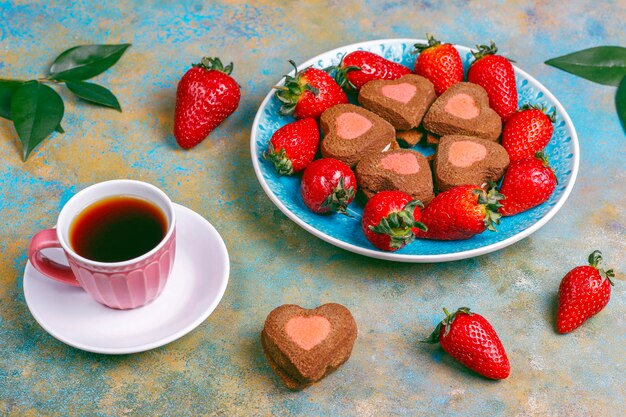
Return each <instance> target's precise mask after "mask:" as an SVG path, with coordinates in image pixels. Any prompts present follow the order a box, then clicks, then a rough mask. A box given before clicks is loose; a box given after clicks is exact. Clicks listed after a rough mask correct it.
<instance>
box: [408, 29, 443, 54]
mask: <svg viewBox="0 0 626 417" xmlns="http://www.w3.org/2000/svg"><path fill="white" fill-rule="evenodd" d="M426 42H427V43H416V44H415V45H413V46H414V47H415V51H413V54H418V53H422V52H424V51H425V50H427V49H428V48H432V47H433V46H439V45H441V41H439V40H437V39H435V37H434V36H433V35H431V34H430V33H427V34H426Z"/></svg>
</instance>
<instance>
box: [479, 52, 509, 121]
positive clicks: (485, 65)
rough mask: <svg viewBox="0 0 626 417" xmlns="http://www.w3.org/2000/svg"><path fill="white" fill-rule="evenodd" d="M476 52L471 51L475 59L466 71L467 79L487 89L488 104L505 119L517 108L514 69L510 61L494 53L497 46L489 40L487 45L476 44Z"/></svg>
mask: <svg viewBox="0 0 626 417" xmlns="http://www.w3.org/2000/svg"><path fill="white" fill-rule="evenodd" d="M476 47H477V48H478V51H477V52H472V55H474V58H475V59H476V60H475V61H474V62H473V63H472V65H471V66H470V69H469V71H468V73H467V80H468V81H469V82H471V83H474V84H478V85H480V86H481V87H482V88H484V89H485V90H486V91H487V95H488V96H489V106H490V107H491V108H492V109H494V110H495V111H496V113H498V115H500V117H501V118H502V120H504V121H506V119H507V118H508V117H509V116H510V115H511V114H512V113H513V112H514V111H515V110H517V84H515V70H514V69H513V65H512V64H511V62H510V61H509V60H508V59H507V58H505V57H503V56H501V55H496V54H497V52H498V48H497V47H496V45H495V44H494V43H493V42H491V44H490V45H489V46H487V45H477V46H476Z"/></svg>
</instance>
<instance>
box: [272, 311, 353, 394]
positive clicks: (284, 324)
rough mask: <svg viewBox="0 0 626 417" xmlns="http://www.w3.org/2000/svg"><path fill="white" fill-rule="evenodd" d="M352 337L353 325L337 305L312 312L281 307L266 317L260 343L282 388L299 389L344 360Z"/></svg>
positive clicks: (329, 371) (350, 319) (328, 372)
mask: <svg viewBox="0 0 626 417" xmlns="http://www.w3.org/2000/svg"><path fill="white" fill-rule="evenodd" d="M356 336H357V327H356V322H355V321H354V318H353V317H352V314H351V313H350V311H349V310H348V309H347V308H345V307H344V306H342V305H341V304H335V303H329V304H324V305H322V306H320V307H317V308H314V309H305V308H302V307H300V306H297V305H295V304H285V305H282V306H280V307H277V308H275V309H274V310H272V312H271V313H270V314H269V315H268V316H267V319H266V320H265V325H264V326H263V331H262V332H261V343H262V345H263V352H264V353H265V357H266V358H267V361H268V363H269V365H270V367H271V368H272V369H273V370H274V372H276V374H277V375H278V376H279V377H280V379H281V380H282V381H283V382H284V383H285V385H287V387H288V388H289V389H292V390H301V389H303V388H306V387H308V386H309V385H311V384H313V383H315V382H317V381H319V380H320V379H322V378H324V377H325V376H326V375H328V374H330V373H331V372H333V371H334V370H336V369H337V368H338V367H339V366H341V365H342V364H343V363H344V362H345V361H347V360H348V358H349V357H350V354H351V353H352V346H353V345H354V341H355V340H356Z"/></svg>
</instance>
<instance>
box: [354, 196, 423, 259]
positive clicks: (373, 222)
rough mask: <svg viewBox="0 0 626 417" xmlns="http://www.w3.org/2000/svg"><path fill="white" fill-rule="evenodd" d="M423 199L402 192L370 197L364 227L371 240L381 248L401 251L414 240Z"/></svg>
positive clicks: (365, 209) (364, 231)
mask: <svg viewBox="0 0 626 417" xmlns="http://www.w3.org/2000/svg"><path fill="white" fill-rule="evenodd" d="M418 207H423V205H422V203H421V202H420V201H419V200H414V199H413V198H411V197H410V196H409V195H407V194H405V193H403V192H401V191H381V192H379V193H377V194H376V195H374V196H373V197H372V198H370V199H369V201H368V202H367V204H365V208H364V209H363V219H362V222H361V226H362V228H363V233H365V237H366V238H367V240H369V241H370V243H372V245H374V246H376V247H377V248H379V249H382V250H387V251H395V250H398V249H400V248H402V247H404V246H405V245H408V244H409V243H411V242H413V240H414V239H415V234H416V233H417V231H418V230H426V227H425V226H424V225H423V224H422V223H420V218H421V215H420V210H419V208H418Z"/></svg>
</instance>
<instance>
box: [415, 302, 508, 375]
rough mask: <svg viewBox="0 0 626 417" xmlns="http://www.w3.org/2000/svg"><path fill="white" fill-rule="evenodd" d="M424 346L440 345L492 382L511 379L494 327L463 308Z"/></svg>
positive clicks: (434, 333) (448, 316)
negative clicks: (493, 380) (429, 344)
mask: <svg viewBox="0 0 626 417" xmlns="http://www.w3.org/2000/svg"><path fill="white" fill-rule="evenodd" d="M443 311H444V313H446V318H445V319H443V320H442V321H441V323H439V324H438V325H437V327H436V328H435V331H434V332H433V333H432V334H431V335H430V337H429V338H428V339H426V340H424V341H423V342H425V343H432V344H435V343H437V342H439V343H440V344H441V347H442V348H443V350H445V351H446V352H447V353H448V354H449V355H450V356H452V357H453V358H454V359H456V360H458V361H459V362H461V363H462V364H463V365H465V366H467V367H468V368H470V369H471V370H473V371H475V372H478V373H479V374H481V375H482V376H486V377H487V378H491V379H504V378H506V377H508V376H509V373H510V372H511V366H510V365H509V359H508V358H507V356H506V352H505V351H504V346H502V342H501V341H500V338H499V337H498V334H497V333H496V331H495V330H494V329H493V327H492V326H491V324H489V322H488V321H487V320H486V319H485V318H484V317H483V316H481V315H479V314H476V313H472V312H471V311H470V309H469V308H467V307H461V308H459V309H458V310H457V311H456V312H455V313H452V314H449V313H448V310H446V309H445V308H444V309H443Z"/></svg>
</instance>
